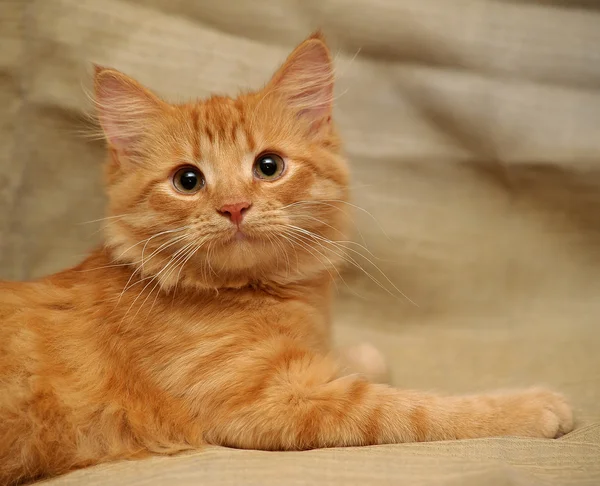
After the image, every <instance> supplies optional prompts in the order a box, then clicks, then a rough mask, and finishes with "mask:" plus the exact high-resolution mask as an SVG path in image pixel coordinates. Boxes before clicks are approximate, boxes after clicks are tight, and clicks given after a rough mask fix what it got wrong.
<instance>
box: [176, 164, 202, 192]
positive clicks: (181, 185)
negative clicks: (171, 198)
mask: <svg viewBox="0 0 600 486" xmlns="http://www.w3.org/2000/svg"><path fill="white" fill-rule="evenodd" d="M204 184H206V181H205V179H204V175H203V174H202V172H200V170H199V169H197V168H196V167H192V166H188V167H182V168H181V169H179V170H177V171H176V172H175V174H173V187H174V188H175V189H176V190H177V192H180V193H182V194H196V193H197V192H198V191H199V190H200V189H202V188H203V187H204Z"/></svg>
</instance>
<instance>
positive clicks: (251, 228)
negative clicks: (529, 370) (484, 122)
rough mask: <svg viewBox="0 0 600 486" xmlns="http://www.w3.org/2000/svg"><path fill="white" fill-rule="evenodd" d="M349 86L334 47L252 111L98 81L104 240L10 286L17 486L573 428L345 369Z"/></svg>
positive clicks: (523, 398)
mask: <svg viewBox="0 0 600 486" xmlns="http://www.w3.org/2000/svg"><path fill="white" fill-rule="evenodd" d="M333 82H334V73H333V65H332V58H331V55H330V51H329V49H328V47H327V45H326V43H325V40H324V38H323V36H322V35H321V34H320V33H318V32H317V33H315V34H313V35H311V36H310V37H308V38H307V39H306V40H304V42H302V43H301V44H300V45H299V46H298V47H296V49H295V50H294V51H293V52H292V53H291V54H290V55H289V57H288V58H287V60H286V61H285V62H284V63H283V65H282V66H281V67H280V68H279V70H278V71H277V72H276V73H275V74H274V76H273V77H272V79H271V80H270V81H269V82H268V83H267V84H266V86H265V87H264V88H263V89H260V90H258V91H256V92H250V93H245V94H241V95H239V96H238V97H237V98H228V97H223V96H213V97H210V98H208V99H205V100H200V101H193V102H190V103H185V104H178V105H174V104H169V103H167V102H166V101H164V100H162V99H160V98H159V97H158V96H157V95H155V94H154V93H152V92H151V91H150V90H149V89H147V88H145V87H143V86H142V85H141V84H139V83H138V82H136V81H135V80H133V79H131V78H130V77H128V76H126V75H125V74H123V73H121V72H119V71H117V70H114V69H111V68H106V67H99V66H96V68H95V78H94V86H95V88H94V93H95V100H96V105H97V114H98V119H99V122H100V125H101V127H102V130H103V133H104V135H105V137H106V140H107V145H108V152H109V156H108V161H107V164H106V190H107V195H108V201H109V203H108V213H109V215H110V216H109V217H108V218H107V220H106V224H105V240H104V243H103V245H102V246H101V247H100V248H98V249H96V250H95V251H93V252H92V253H91V254H90V255H89V256H88V257H87V258H86V259H85V260H84V261H83V262H82V263H80V264H79V265H77V266H75V267H74V268H71V269H69V270H66V271H63V272H60V273H57V274H55V275H52V276H49V277H46V278H41V279H39V280H35V281H31V282H14V283H12V282H2V283H0V483H2V484H18V483H23V482H27V481H32V480H34V479H37V478H42V477H48V476H53V475H57V474H61V473H64V472H66V471H69V470H72V469H75V468H81V467H85V466H89V465H93V464H98V463H101V462H106V461H111V460H117V459H123V458H127V459H131V458H137V457H143V456H146V455H149V454H169V453H174V452H178V451H182V450H185V449H195V448H200V447H201V446H202V445H203V444H218V445H222V446H230V447H236V448H248V449H264V450H302V449H310V448H321V447H334V446H361V445H369V444H384V443H401V442H413V441H437V440H448V439H466V438H476V437H489V436H504V435H512V436H528V437H546V438H553V437H558V436H560V435H562V434H565V433H567V432H569V431H570V430H572V428H573V418H572V412H571V409H570V406H569V405H568V403H567V402H566V400H565V399H564V398H563V397H562V396H561V395H559V394H557V393H554V392H552V391H550V390H546V389H543V388H531V389H525V390H521V391H506V392H494V393H490V394H482V395H473V396H442V395H436V394H432V393H425V392H419V391H408V390H400V389H395V388H392V387H391V386H389V385H387V384H381V383H373V382H370V381H368V380H366V379H365V378H364V376H362V375H361V374H358V373H348V372H344V367H343V366H342V365H341V364H340V361H338V360H337V359H336V358H335V357H334V354H333V351H332V349H331V343H330V337H329V325H330V319H331V316H330V304H331V299H332V284H333V277H332V275H335V272H336V269H337V268H338V267H339V266H340V265H341V264H342V263H343V258H344V254H343V251H342V250H343V247H342V245H341V244H340V243H338V242H340V241H345V240H347V238H348V236H347V235H348V232H349V221H348V216H347V211H345V210H344V207H345V203H346V202H347V200H348V197H349V191H348V181H349V172H348V167H347V164H346V161H345V159H344V157H343V155H342V147H341V141H340V138H339V136H338V134H337V132H336V129H335V126H334V123H333V121H332V101H333ZM363 351H364V350H363ZM369 352H370V350H367V354H368V353H369ZM376 360H377V357H376ZM359 361H360V359H359ZM363 361H364V360H363ZM377 366H379V365H377ZM377 366H376V367H377ZM367 367H368V366H367Z"/></svg>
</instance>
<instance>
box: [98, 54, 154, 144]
mask: <svg viewBox="0 0 600 486" xmlns="http://www.w3.org/2000/svg"><path fill="white" fill-rule="evenodd" d="M94 69H95V73H94V93H95V102H96V107H97V110H98V119H99V121H100V125H101V126H102V130H103V131H104V134H105V136H106V139H107V141H108V144H109V146H111V147H112V148H114V149H115V150H117V151H118V152H119V153H122V154H123V155H133V154H135V153H136V152H137V151H138V148H139V143H140V139H141V138H142V136H143V134H144V133H147V131H148V127H149V125H151V124H152V123H153V121H154V120H156V119H157V117H158V116H159V115H160V113H161V112H162V111H163V110H164V109H165V103H164V102H163V101H162V100H160V99H159V98H158V97H157V96H156V95H154V94H153V93H152V92H151V91H150V90H148V89H146V88H145V87H144V86H142V85H141V84H139V83H138V82H137V81H135V80H134V79H132V78H130V77H129V76H127V75H125V74H123V73H121V72H119V71H117V70H116V69H111V68H105V67H102V66H97V65H94Z"/></svg>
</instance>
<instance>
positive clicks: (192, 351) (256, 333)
mask: <svg viewBox="0 0 600 486" xmlns="http://www.w3.org/2000/svg"><path fill="white" fill-rule="evenodd" d="M218 297H219V296H218V295H217V296H215V299H204V300H200V299H198V300H197V301H190V300H180V301H175V302H174V303H171V304H169V305H168V306H166V305H164V304H166V303H161V305H159V306H155V310H154V311H153V313H152V314H151V315H150V316H149V320H148V322H147V323H146V326H145V329H143V328H139V330H138V332H137V333H136V336H135V340H134V341H132V342H130V343H128V345H129V346H130V354H131V355H130V357H129V359H130V361H131V362H132V363H135V366H136V368H137V369H138V371H139V372H140V373H142V374H146V375H148V376H149V377H150V378H151V379H152V381H154V382H155V383H157V384H159V385H160V387H161V388H163V389H166V390H168V391H171V392H174V391H175V392H180V391H181V390H185V389H189V388H190V387H195V386H196V385H197V384H198V383H201V382H205V381H206V380H209V379H210V378H211V377H213V376H214V375H215V374H219V373H221V372H222V370H223V368H224V367H225V366H230V367H233V368H235V366H237V365H236V363H242V362H243V361H244V360H245V359H247V358H248V357H252V356H253V355H254V354H255V353H256V352H259V351H260V350H261V349H264V348H265V347H269V346H273V345H276V344H275V343H279V342H284V341H290V342H291V341H293V342H295V343H298V344H299V345H301V346H306V347H309V348H319V349H323V348H325V347H326V346H327V341H328V329H327V328H328V323H327V322H326V317H325V316H323V315H321V313H320V312H319V311H318V309H317V308H315V307H314V306H312V305H311V304H310V303H307V302H303V301H297V300H287V301H284V300H279V299H275V298H272V297H270V296H262V295H256V296H254V297H255V298H246V297H245V296H244V297H243V298H241V299H233V298H231V297H229V296H222V297H223V298H221V299H219V298H218ZM240 366H241V365H240Z"/></svg>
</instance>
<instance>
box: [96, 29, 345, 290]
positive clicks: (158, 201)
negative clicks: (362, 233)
mask: <svg viewBox="0 0 600 486" xmlns="http://www.w3.org/2000/svg"><path fill="white" fill-rule="evenodd" d="M95 94H96V102H97V106H98V115H99V120H100V123H101V125H102V128H103V130H104V134H105V136H106V139H107V141H108V145H109V151H110V161H109V163H108V168H107V175H108V177H107V181H108V196H109V212H110V216H111V217H112V219H109V222H108V224H107V225H106V243H107V246H108V248H110V250H111V253H112V255H113V257H114V258H115V259H116V260H118V261H121V262H129V263H132V264H134V265H136V266H137V267H139V268H141V270H142V274H144V275H146V276H152V275H154V276H156V275H159V278H158V280H159V281H160V283H161V284H162V285H163V286H166V287H170V286H173V285H174V284H175V283H176V282H177V284H178V285H182V284H183V285H195V286H200V287H209V288H210V287H213V288H214V287H222V286H233V287H236V286H243V285H247V284H250V283H254V282H257V283H258V282H263V283H270V282H274V283H279V284H281V283H286V282H294V281H298V280H302V279H306V278H313V277H315V276H317V275H318V274H327V272H330V271H331V270H332V269H331V267H332V266H333V265H335V264H337V263H339V261H340V259H341V257H342V253H343V252H342V247H341V245H339V244H338V243H336V241H339V240H345V239H346V238H347V235H346V231H347V219H348V218H347V207H345V206H346V205H345V202H346V200H347V197H348V172H347V167H346V163H345V161H344V159H343V158H342V156H341V153H340V141H339V139H338V137H337V135H336V132H335V129H334V126H333V123H332V118H331V110H332V100H333V66H332V60H331V56H330V53H329V50H328V48H327V46H326V44H325V42H324V40H323V38H322V37H321V36H320V35H319V34H314V35H313V36H311V37H309V38H308V39H307V40H305V41H304V42H303V43H302V44H300V45H299V46H298V47H297V48H296V49H295V50H294V51H293V52H292V53H291V54H290V56H289V57H288V59H287V60H286V61H285V63H284V64H283V65H282V67H281V68H280V69H279V70H278V71H277V72H276V73H275V75H274V76H273V78H272V79H271V80H270V82H269V83H267V85H266V86H265V87H264V88H263V89H261V90H260V91H257V92H253V93H247V94H242V95H240V96H239V97H237V98H227V97H221V96H214V97H211V98H209V99H206V100H198V101H193V102H190V103H186V104H178V105H174V104H169V103H167V102H165V101H163V100H161V99H160V98H159V97H158V96H156V95H155V94H153V93H152V92H151V91H149V90H148V89H146V88H144V87H143V86H141V85H140V84H139V83H137V82H136V81H134V80H133V79H131V78H129V77H127V76H126V75H124V74H122V73H120V72H118V71H116V70H113V69H108V68H100V67H97V68H96V75H95Z"/></svg>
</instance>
